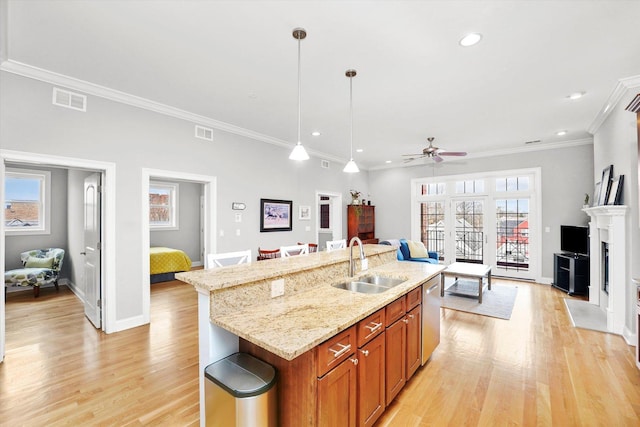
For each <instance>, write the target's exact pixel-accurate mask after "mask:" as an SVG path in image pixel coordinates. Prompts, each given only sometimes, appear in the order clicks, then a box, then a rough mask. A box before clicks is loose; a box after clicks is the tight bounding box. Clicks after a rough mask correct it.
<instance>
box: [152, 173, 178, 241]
mask: <svg viewBox="0 0 640 427" xmlns="http://www.w3.org/2000/svg"><path fill="white" fill-rule="evenodd" d="M149 226H150V228H151V229H155V230H177V229H178V184H171V183H166V182H153V181H152V182H150V183H149Z"/></svg>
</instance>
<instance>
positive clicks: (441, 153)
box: [438, 150, 467, 156]
mask: <svg viewBox="0 0 640 427" xmlns="http://www.w3.org/2000/svg"><path fill="white" fill-rule="evenodd" d="M466 155H467V152H466V151H444V150H443V151H438V156H466Z"/></svg>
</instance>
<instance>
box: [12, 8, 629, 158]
mask: <svg viewBox="0 0 640 427" xmlns="http://www.w3.org/2000/svg"><path fill="white" fill-rule="evenodd" d="M0 10H1V11H2V12H4V13H5V15H6V16H5V17H4V18H3V23H5V22H6V24H7V25H6V30H5V32H4V34H3V35H2V37H3V39H4V40H3V41H2V44H3V46H2V47H3V50H4V52H3V59H4V61H3V64H2V69H4V70H5V71H12V70H13V71H14V72H17V71H15V70H18V69H20V70H24V69H30V70H32V72H33V73H36V72H37V73H39V74H38V75H40V76H43V75H48V74H51V75H55V76H57V77H58V78H61V76H60V75H62V77H64V78H66V77H69V78H72V79H74V80H70V85H71V86H72V84H71V83H73V82H76V83H77V82H78V81H84V82H90V83H92V84H94V85H99V86H102V87H104V88H108V89H110V90H114V91H119V92H124V93H126V94H130V95H133V96H135V97H139V98H143V99H146V100H149V101H153V102H154V103H158V104H164V105H167V106H170V107H172V108H174V109H176V110H182V111H184V112H188V113H190V114H192V115H193V117H196V115H197V116H201V118H202V120H201V121H202V122H203V123H205V124H207V123H208V124H214V125H216V126H215V127H219V128H225V127H226V128H227V129H232V130H233V131H237V132H240V133H242V132H245V133H246V134H248V135H250V136H252V137H253V138H255V139H258V140H264V141H266V142H271V143H276V144H279V145H282V144H289V145H291V146H293V144H295V142H296V140H297V137H296V131H297V129H296V123H297V122H296V117H297V40H295V39H294V38H293V36H292V30H293V29H294V28H295V27H303V28H305V29H306V30H307V33H308V35H307V38H306V39H305V40H303V41H302V42H301V64H302V75H301V78H302V95H301V98H302V108H301V110H302V112H301V114H302V143H303V145H304V146H305V147H306V148H307V150H308V151H309V152H310V153H311V154H312V155H316V156H318V157H324V158H328V159H333V160H339V161H344V162H346V160H348V159H349V80H348V78H347V77H345V71H346V70H347V69H348V68H355V69H356V70H357V72H358V74H357V76H356V77H354V79H353V138H354V149H357V148H361V149H362V150H364V151H363V152H361V153H354V158H355V160H356V162H357V163H358V164H359V165H360V166H361V167H365V168H378V167H389V166H399V165H403V164H404V163H403V161H402V159H403V158H402V154H404V153H418V152H421V151H422V148H424V147H425V146H426V139H427V137H429V136H434V137H435V138H436V140H435V143H436V145H438V146H440V147H442V148H444V149H446V150H452V151H468V152H469V154H470V155H469V157H473V156H481V155H483V153H485V155H486V153H499V152H513V151H514V150H516V151H517V150H520V149H525V147H527V146H525V142H527V141H538V140H539V142H537V143H536V144H531V145H529V146H528V147H532V146H534V145H536V146H539V147H540V148H544V145H545V144H551V145H553V146H557V145H559V144H572V143H576V141H584V140H585V139H587V140H588V139H589V138H590V134H589V132H588V130H589V129H590V128H591V129H592V128H593V124H594V122H596V121H597V118H598V117H599V116H602V114H603V110H604V109H605V108H606V104H607V103H608V102H610V100H611V96H612V93H613V92H614V89H615V88H616V85H619V82H620V79H627V80H628V81H629V80H632V81H633V82H635V81H636V79H637V78H638V77H637V76H638V75H640V55H638V52H640V38H639V37H635V36H633V34H635V30H634V29H635V28H637V19H638V17H639V16H640V1H559V0H556V1H553V2H551V1H177V0H175V1H153V2H152V1H148V0H143V1H136V0H127V1H113V0H112V1H67V0H57V1H48V0H47V1H38V0H31V1H8V3H5V4H4V5H3V8H2V9H0ZM469 32H479V33H481V34H482V36H483V38H482V40H481V42H480V43H479V44H477V45H475V46H473V47H466V48H465V47H461V46H460V45H459V44H458V42H459V40H460V39H461V37H462V36H464V35H465V34H467V33H469ZM34 70H35V71H34ZM43 70H44V71H43ZM23 73H24V72H23ZM53 73H55V74H53ZM65 76H66V77H65ZM629 78H632V79H629ZM44 79H46V78H44ZM574 92H584V93H585V95H584V96H583V97H582V98H581V99H579V100H575V101H572V100H570V99H568V98H567V96H568V95H569V94H571V93H574ZM139 98H138V99H139ZM207 119H210V120H207ZM316 130H317V131H319V132H321V135H320V136H317V137H314V136H311V132H312V131H316ZM559 130H566V131H567V134H566V135H564V136H562V137H559V136H556V132H557V131H559ZM388 160H390V161H391V163H390V164H387V163H385V162H386V161H388ZM447 161H452V159H451V158H450V159H448V160H447ZM413 164H420V163H418V162H415V163H413Z"/></svg>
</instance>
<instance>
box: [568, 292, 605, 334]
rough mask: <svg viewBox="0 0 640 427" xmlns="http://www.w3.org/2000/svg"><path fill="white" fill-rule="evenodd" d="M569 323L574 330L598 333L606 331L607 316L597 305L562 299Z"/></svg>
mask: <svg viewBox="0 0 640 427" xmlns="http://www.w3.org/2000/svg"><path fill="white" fill-rule="evenodd" d="M564 305H566V306H567V311H568V312H569V317H570V318H571V323H573V326H575V327H576V328H582V329H591V330H593V331H599V332H609V331H607V314H606V313H605V312H604V311H602V310H601V309H600V307H598V306H597V305H594V304H591V303H589V302H587V301H583V300H577V299H570V298H565V299H564Z"/></svg>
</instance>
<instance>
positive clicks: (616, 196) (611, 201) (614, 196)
mask: <svg viewBox="0 0 640 427" xmlns="http://www.w3.org/2000/svg"><path fill="white" fill-rule="evenodd" d="M623 185H624V175H620V176H619V177H617V178H614V179H613V180H612V181H611V190H610V191H609V197H608V198H607V204H608V205H619V204H620V201H621V198H622V186H623Z"/></svg>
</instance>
